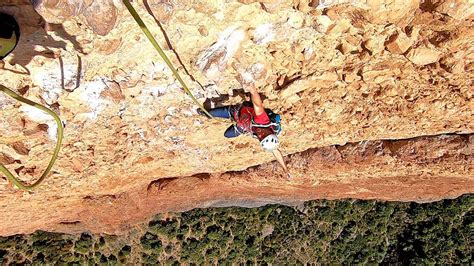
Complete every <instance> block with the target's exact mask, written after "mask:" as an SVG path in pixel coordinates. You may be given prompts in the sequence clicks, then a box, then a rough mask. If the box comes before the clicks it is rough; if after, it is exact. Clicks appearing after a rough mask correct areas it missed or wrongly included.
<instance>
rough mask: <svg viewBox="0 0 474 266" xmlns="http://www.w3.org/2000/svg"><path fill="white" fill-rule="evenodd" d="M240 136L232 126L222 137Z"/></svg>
mask: <svg viewBox="0 0 474 266" xmlns="http://www.w3.org/2000/svg"><path fill="white" fill-rule="evenodd" d="M239 135H240V132H239V131H237V129H236V128H235V126H234V125H232V126H230V127H228V128H227V129H226V131H225V132H224V137H226V138H235V137H238V136H239Z"/></svg>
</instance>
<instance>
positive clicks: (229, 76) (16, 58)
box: [0, 0, 474, 235]
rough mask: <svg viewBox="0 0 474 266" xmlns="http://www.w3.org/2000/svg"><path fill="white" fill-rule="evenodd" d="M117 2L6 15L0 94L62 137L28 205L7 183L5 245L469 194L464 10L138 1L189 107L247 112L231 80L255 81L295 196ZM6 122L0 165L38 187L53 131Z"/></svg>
mask: <svg viewBox="0 0 474 266" xmlns="http://www.w3.org/2000/svg"><path fill="white" fill-rule="evenodd" d="M92 2H94V3H92ZM116 2H120V1H97V2H95V1H77V3H82V5H81V6H74V4H73V5H71V4H70V3H73V2H70V1H62V0H60V1H35V3H36V6H35V7H33V6H31V5H30V4H29V1H26V0H7V1H3V2H2V4H0V11H1V12H7V13H10V14H13V15H15V16H16V17H17V20H18V22H19V23H20V26H21V27H22V29H23V30H22V36H21V39H20V43H19V45H18V47H17V49H16V50H15V51H14V53H13V54H12V55H11V56H9V57H7V58H5V60H4V61H5V64H4V66H3V68H2V69H0V76H1V77H2V80H1V83H2V84H3V85H5V86H8V87H10V88H12V89H15V90H17V91H19V92H21V93H22V94H23V95H24V96H25V97H27V98H29V99H31V100H34V101H37V102H41V103H42V104H45V105H47V106H49V107H51V108H52V109H53V110H55V111H56V112H57V113H58V114H59V115H60V116H61V118H62V119H63V121H64V123H65V125H66V127H65V139H64V144H63V148H62V150H61V153H60V158H59V159H58V161H57V164H56V165H55V167H54V169H53V172H52V174H51V176H49V177H48V178H47V179H46V180H45V182H44V183H43V184H42V185H41V186H40V187H39V188H37V189H35V190H34V191H31V192H25V191H20V190H18V189H16V188H14V187H12V186H11V185H10V184H9V183H8V182H7V181H6V179H1V178H0V212H1V213H2V219H1V220H0V235H10V234H16V233H29V232H33V231H34V230H37V229H43V230H55V231H65V232H76V231H81V230H91V231H93V232H104V233H120V232H121V231H122V230H125V229H127V228H129V226H130V225H131V224H134V223H138V222H141V221H143V220H145V219H147V218H148V217H150V216H151V215H152V214H154V213H156V212H164V211H183V210H188V209H192V208H196V207H206V206H221V205H226V206H227V205H239V206H254V205H260V204H265V203H288V204H290V203H292V202H300V201H304V200H309V199H316V198H329V199H336V198H346V197H351V198H363V199H366V198H377V199H382V200H415V201H420V202H423V201H431V200H437V199H441V198H446V197H455V196H458V195H460V194H462V193H470V192H473V191H474V173H473V170H472V165H473V155H472V151H473V137H472V135H471V134H472V132H473V131H474V122H473V121H474V120H473V119H472V118H473V117H474V104H473V94H474V90H473V84H472V81H473V80H474V71H473V69H474V62H473V60H474V50H473V47H474V46H473V45H472V44H473V42H474V28H473V27H472V22H473V15H472V13H473V9H472V6H470V5H468V4H465V3H464V2H463V3H461V4H455V5H451V6H453V7H452V10H450V11H449V12H448V13H446V12H445V11H443V10H446V8H447V7H446V5H445V4H444V3H441V1H428V2H430V3H431V5H427V4H426V2H427V1H424V2H423V3H420V1H408V2H407V1H401V0H379V1H368V0H367V1H233V2H228V1H206V0H203V1H183V2H179V3H175V2H173V1H169V2H161V1H144V3H142V2H140V3H135V4H134V5H135V7H136V8H137V9H138V12H139V14H140V15H141V16H142V17H143V19H144V20H145V22H146V24H147V25H148V26H149V27H150V29H151V31H152V32H153V33H154V35H155V36H156V37H157V39H158V40H159V42H160V44H161V45H162V46H163V47H164V48H165V52H166V53H167V54H168V56H169V57H170V58H171V60H172V61H173V63H174V64H175V65H176V66H177V67H178V70H179V71H180V73H181V74H182V75H183V78H184V79H185V80H186V82H187V83H188V84H189V85H190V86H191V88H192V91H193V93H194V94H195V96H196V97H197V98H198V99H199V101H201V102H204V101H205V104H206V105H209V106H216V105H225V104H235V103H238V102H241V101H242V100H244V99H246V98H247V95H246V94H245V93H244V92H243V90H242V89H241V88H240V85H239V83H238V81H237V80H236V78H235V77H236V76H237V75H238V73H239V72H240V73H242V72H247V73H249V74H251V76H252V77H253V78H254V82H255V84H256V85H257V86H258V87H259V92H260V93H261V95H262V96H264V98H265V100H264V104H265V105H266V106H268V107H270V108H272V109H273V110H274V111H276V112H278V113H280V114H281V115H282V118H283V128H284V132H283V134H282V135H281V146H282V150H283V152H284V154H285V155H287V160H288V163H289V167H290V169H291V173H292V176H293V179H292V180H287V179H285V178H284V177H283V175H282V173H281V170H280V169H279V168H278V166H277V165H276V164H274V163H271V161H272V160H273V158H272V156H271V154H267V153H265V152H264V151H263V150H261V149H260V147H259V145H258V143H257V142H256V141H255V140H254V139H252V138H250V137H239V138H236V139H225V138H224V136H223V131H224V130H225V128H226V127H227V126H228V125H227V124H225V123H221V122H219V121H212V120H207V119H205V118H203V117H201V116H199V115H197V113H196V111H195V110H196V106H195V105H193V102H192V101H191V100H190V99H189V97H188V96H187V95H186V94H185V93H184V92H183V91H182V90H181V89H180V87H179V84H178V82H177V81H176V80H175V78H174V77H172V74H171V71H170V70H168V69H167V68H166V66H165V64H164V63H163V62H162V60H161V59H160V58H159V56H158V55H157V53H156V51H154V49H153V47H152V46H151V45H150V44H149V43H148V41H147V39H146V38H145V36H144V35H143V33H142V32H141V30H140V29H139V28H138V26H137V25H136V23H135V22H134V21H133V19H132V18H131V16H130V15H129V14H128V13H127V11H126V9H124V7H123V6H122V5H120V4H118V3H116ZM451 2H456V1H451ZM457 2H459V1H457ZM457 2H456V3H457ZM34 8H36V10H37V11H35V9H34ZM147 9H148V10H147ZM95 11H97V12H95ZM148 11H149V12H148ZM36 12H39V13H40V14H41V15H42V16H43V17H41V16H40V15H39V14H38V13H36ZM99 14H103V15H99ZM459 14H462V15H459ZM152 15H153V16H152ZM155 18H156V20H155ZM157 21H161V22H162V24H161V29H160V26H159V25H158V24H157ZM51 23H56V24H51ZM163 32H164V33H165V34H166V36H167V39H168V42H167V41H166V38H165V37H164V36H163ZM392 36H405V37H406V38H409V45H408V44H407V43H406V41H407V40H406V39H400V40H398V38H395V39H394V37H392ZM394 41H395V42H399V43H398V44H397V47H396V48H394V46H393V45H394V44H393V42H394ZM186 72H187V73H189V74H190V75H187V74H186ZM206 99H207V100H206ZM0 106H1V109H0V163H2V164H5V165H6V167H7V168H8V169H10V170H11V171H12V172H14V173H15V174H17V175H18V176H19V177H20V178H21V179H22V180H24V181H26V182H28V181H32V180H34V179H35V178H37V177H38V176H39V175H40V174H41V172H42V171H43V169H44V168H45V167H46V165H47V163H48V160H49V157H50V154H51V153H52V149H53V147H54V140H55V128H54V122H53V121H52V120H50V119H49V118H48V117H47V116H45V115H44V114H42V113H38V112H37V111H35V110H34V109H31V108H29V107H27V106H21V105H19V104H16V103H15V102H14V101H12V100H10V99H8V98H6V96H4V95H0ZM445 134H448V135H445ZM419 136H434V137H420V138H417V137H419ZM403 139H406V140H403ZM389 140H394V141H389ZM347 143H349V144H347Z"/></svg>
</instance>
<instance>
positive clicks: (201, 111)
mask: <svg viewBox="0 0 474 266" xmlns="http://www.w3.org/2000/svg"><path fill="white" fill-rule="evenodd" d="M196 112H197V113H198V115H201V116H205V117H207V118H212V117H210V116H209V115H208V114H206V113H205V112H204V111H203V110H202V109H201V108H198V109H197V110H196Z"/></svg>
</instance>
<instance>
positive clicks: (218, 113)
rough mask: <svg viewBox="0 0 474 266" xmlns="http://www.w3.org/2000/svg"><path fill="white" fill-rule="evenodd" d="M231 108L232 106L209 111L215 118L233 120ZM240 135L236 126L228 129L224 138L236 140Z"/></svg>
mask: <svg viewBox="0 0 474 266" xmlns="http://www.w3.org/2000/svg"><path fill="white" fill-rule="evenodd" d="M229 108H230V106H223V107H217V108H213V109H211V110H208V112H209V113H210V114H211V115H212V116H214V117H220V118H225V119H231V117H230V111H229ZM239 135H240V132H239V131H237V129H236V128H235V126H234V125H232V126H230V127H228V128H227V129H226V131H225V132H224V136H225V137H226V138H235V137H237V136H239Z"/></svg>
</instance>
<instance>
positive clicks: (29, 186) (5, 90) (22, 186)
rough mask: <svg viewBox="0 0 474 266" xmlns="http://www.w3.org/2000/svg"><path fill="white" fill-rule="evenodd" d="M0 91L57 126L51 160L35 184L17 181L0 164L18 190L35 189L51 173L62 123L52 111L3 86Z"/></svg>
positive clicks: (60, 138)
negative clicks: (39, 112)
mask: <svg viewBox="0 0 474 266" xmlns="http://www.w3.org/2000/svg"><path fill="white" fill-rule="evenodd" d="M0 91H1V92H3V93H5V94H6V95H8V96H10V97H12V98H13V99H15V100H17V101H19V102H22V103H25V104H28V105H30V106H33V107H35V108H38V109H40V110H41V111H44V112H46V113H47V114H49V115H50V116H52V117H53V118H54V121H55V122H56V124H57V125H58V130H57V137H58V141H57V142H56V147H55V148H54V152H53V156H52V158H51V160H50V161H49V164H48V167H46V170H45V171H44V172H43V174H42V175H41V177H40V178H39V179H38V180H37V181H36V182H34V183H33V184H25V183H23V182H21V181H20V180H18V179H17V178H16V177H15V176H13V174H12V173H11V172H10V171H9V170H8V169H7V168H6V167H5V166H4V165H2V164H0V172H1V173H3V174H4V175H6V177H7V179H8V180H9V181H10V182H12V183H13V184H15V185H16V186H17V187H18V188H20V189H24V190H31V189H33V188H35V187H37V186H38V185H39V184H41V182H43V180H44V179H45V178H46V177H47V176H48V174H49V172H50V171H51V168H52V167H53V165H54V163H55V161H56V159H57V158H58V154H59V150H60V149H61V143H62V141H63V132H64V128H63V123H62V122H61V119H60V118H59V116H58V115H57V114H56V113H54V112H53V111H52V110H50V109H48V108H47V107H45V106H43V105H41V104H38V103H35V102H33V101H31V100H28V99H26V98H23V97H21V96H20V95H18V94H16V93H15V92H14V91H12V90H10V89H8V88H7V87H5V86H3V85H0Z"/></svg>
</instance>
